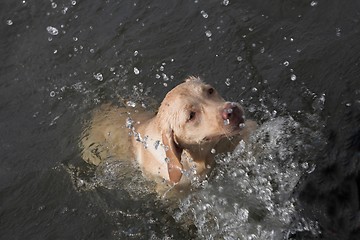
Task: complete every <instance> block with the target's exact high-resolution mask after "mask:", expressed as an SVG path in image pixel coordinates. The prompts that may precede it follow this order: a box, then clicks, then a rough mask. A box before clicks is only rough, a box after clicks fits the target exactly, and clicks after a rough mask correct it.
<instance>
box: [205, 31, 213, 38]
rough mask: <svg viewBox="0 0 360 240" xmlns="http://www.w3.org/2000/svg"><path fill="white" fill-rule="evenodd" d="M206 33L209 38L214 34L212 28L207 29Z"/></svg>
mask: <svg viewBox="0 0 360 240" xmlns="http://www.w3.org/2000/svg"><path fill="white" fill-rule="evenodd" d="M205 35H206V36H207V37H208V38H209V37H211V36H212V32H211V31H210V30H207V31H205Z"/></svg>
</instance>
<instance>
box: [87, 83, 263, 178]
mask: <svg viewBox="0 0 360 240" xmlns="http://www.w3.org/2000/svg"><path fill="white" fill-rule="evenodd" d="M255 128H256V123H255V122H254V121H252V120H245V116H244V110H243V108H242V107H241V106H240V104H238V103H234V102H226V101H225V100H224V99H223V98H222V97H221V96H220V95H219V93H218V92H217V91H216V90H215V89H214V88H213V87H211V86H210V85H207V84H205V83H204V82H202V81H201V80H200V79H199V78H197V77H189V78H187V79H186V80H185V82H183V83H181V84H179V85H178V86H176V87H175V88H173V89H172V90H171V91H170V92H168V93H167V95H166V96H165V98H164V100H163V101H162V103H161V105H160V107H159V109H158V112H157V113H156V114H155V113H152V112H148V111H144V109H136V108H125V107H115V106H111V105H108V104H107V105H103V106H102V107H100V109H98V110H96V111H95V112H94V114H93V118H92V122H91V124H90V126H89V128H88V129H87V130H86V132H85V135H84V137H83V138H82V145H83V148H84V149H83V159H84V160H85V161H87V162H89V163H92V164H95V165H99V164H100V163H101V162H102V161H104V160H105V159H107V158H110V157H111V158H116V159H119V160H127V161H129V160H136V162H137V164H138V166H139V167H140V169H141V171H142V173H143V175H145V177H146V178H147V179H150V180H153V181H155V182H156V183H158V184H159V183H165V184H169V185H187V184H188V183H189V182H191V180H192V178H198V179H204V178H205V177H206V176H207V175H208V174H209V173H210V171H211V169H212V168H213V167H214V163H215V160H214V156H215V154H216V153H220V152H226V151H232V150H233V149H234V148H235V147H236V145H237V143H238V142H239V141H240V140H241V139H244V140H246V139H247V138H248V136H249V134H250V133H251V131H252V130H254V129H255ZM231 137H233V138H234V137H235V138H234V139H235V140H234V139H233V140H231ZM232 141H235V142H232Z"/></svg>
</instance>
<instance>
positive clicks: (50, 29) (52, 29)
mask: <svg viewBox="0 0 360 240" xmlns="http://www.w3.org/2000/svg"><path fill="white" fill-rule="evenodd" d="M46 30H47V32H48V33H49V34H51V35H53V36H56V35H58V34H59V30H57V28H55V27H52V26H48V27H46Z"/></svg>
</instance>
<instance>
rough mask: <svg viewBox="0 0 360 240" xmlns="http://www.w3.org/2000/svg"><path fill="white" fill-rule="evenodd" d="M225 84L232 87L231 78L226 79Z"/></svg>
mask: <svg viewBox="0 0 360 240" xmlns="http://www.w3.org/2000/svg"><path fill="white" fill-rule="evenodd" d="M225 84H226V86H230V85H231V83H230V78H226V80H225Z"/></svg>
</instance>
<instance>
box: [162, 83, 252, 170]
mask: <svg viewBox="0 0 360 240" xmlns="http://www.w3.org/2000/svg"><path fill="white" fill-rule="evenodd" d="M157 118H158V123H159V128H160V131H161V133H162V138H163V139H162V140H163V143H164V144H165V145H167V146H169V150H168V151H167V156H168V158H169V159H170V160H172V159H175V158H176V159H177V160H180V156H181V152H182V150H183V149H187V150H189V151H190V152H191V151H197V152H198V151H201V149H204V151H206V150H205V149H207V151H209V148H211V147H212V146H214V145H215V144H216V143H217V142H218V141H219V140H220V139H221V138H224V137H229V136H232V135H234V134H238V133H239V132H240V130H241V128H242V127H243V125H244V122H245V119H244V118H245V117H244V111H243V108H242V107H241V106H240V104H238V103H234V102H226V101H225V100H224V99H223V98H222V97H221V96H220V95H219V93H218V92H217V91H216V90H215V89H214V88H213V87H212V86H210V85H208V84H205V83H204V82H202V81H201V80H200V79H199V78H195V77H189V78H188V79H186V81H185V82H184V83H182V84H179V85H178V86H176V87H175V88H173V89H172V90H171V91H170V92H169V93H168V94H167V95H166V96H165V98H164V100H163V102H162V103H161V106H160V108H159V111H158V115H157ZM200 154H201V153H200ZM204 154H208V153H204ZM173 164H175V165H177V166H179V164H177V163H176V162H175V161H173ZM180 177H181V175H180Z"/></svg>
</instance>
